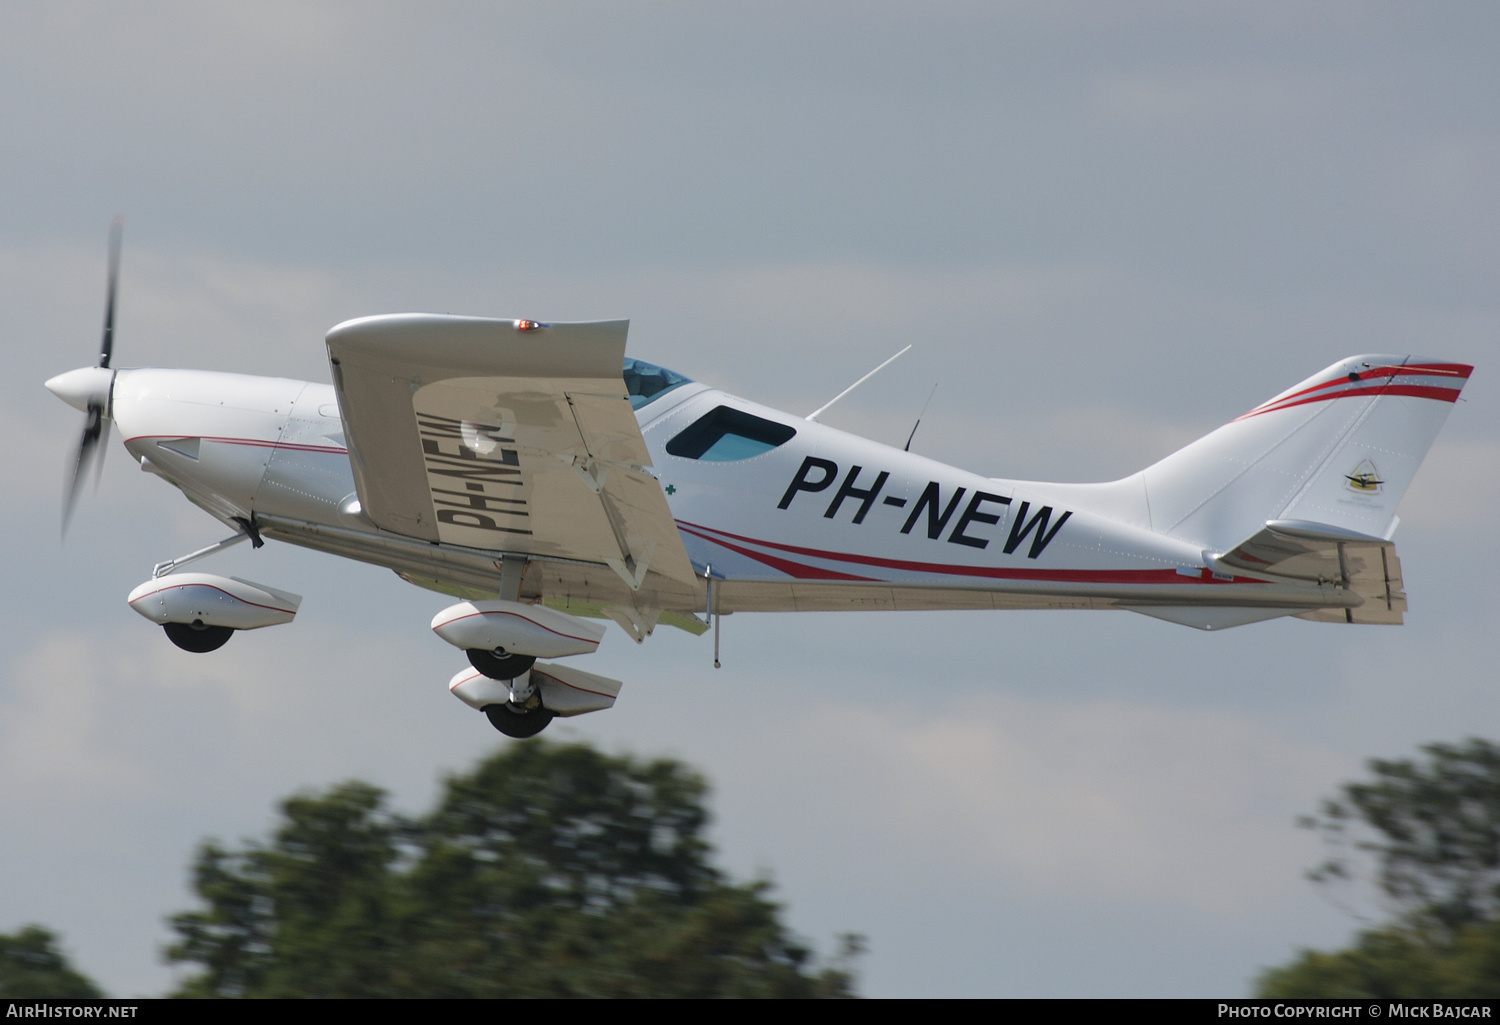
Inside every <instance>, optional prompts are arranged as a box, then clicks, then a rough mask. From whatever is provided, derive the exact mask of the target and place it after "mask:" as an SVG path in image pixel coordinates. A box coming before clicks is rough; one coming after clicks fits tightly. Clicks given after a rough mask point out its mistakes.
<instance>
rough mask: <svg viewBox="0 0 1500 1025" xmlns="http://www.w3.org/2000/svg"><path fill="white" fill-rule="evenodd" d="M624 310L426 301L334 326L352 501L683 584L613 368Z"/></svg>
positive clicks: (382, 513) (472, 544)
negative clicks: (454, 312)
mask: <svg viewBox="0 0 1500 1025" xmlns="http://www.w3.org/2000/svg"><path fill="white" fill-rule="evenodd" d="M627 327H628V323H627V322H625V321H606V322H599V323H590V324H552V325H539V324H535V323H533V322H527V321H508V320H482V319H476V318H467V317H446V316H433V315H426V314H403V315H399V316H389V317H368V318H364V319H361V320H354V321H349V322H347V323H344V324H340V325H339V326H337V327H335V328H334V329H333V330H332V331H330V332H329V334H328V355H329V362H330V364H331V366H332V369H333V378H334V387H335V389H336V391H337V393H338V398H339V407H340V412H341V414H342V416H343V419H344V423H345V428H346V437H347V441H348V447H349V454H350V461H351V463H352V465H353V469H354V477H355V483H356V487H357V488H358V492H359V499H360V505H361V508H362V509H363V512H364V514H365V515H366V516H368V517H369V518H370V520H371V521H373V522H374V523H375V525H376V526H378V527H380V528H381V529H382V530H384V531H388V532H390V533H392V534H396V535H401V536H403V537H406V538H411V539H416V540H419V541H426V542H429V543H436V544H439V545H443V546H459V547H461V548H463V549H466V550H471V551H476V552H487V553H496V554H499V555H502V556H504V555H516V556H524V557H526V558H528V560H557V561H562V562H569V563H580V564H584V565H592V566H597V567H605V568H607V569H608V570H609V571H610V572H612V573H613V574H614V575H615V576H617V577H618V578H619V580H620V582H622V583H623V584H625V585H626V586H627V588H628V590H629V591H631V592H635V591H638V590H639V589H640V588H641V587H642V585H643V584H645V583H646V581H647V578H648V575H654V577H653V579H654V578H656V577H659V578H665V579H664V580H654V582H655V583H656V584H658V585H665V586H666V588H667V589H668V590H673V591H677V590H682V589H683V588H684V586H685V587H686V588H687V589H689V590H691V588H692V587H693V585H694V583H695V577H694V573H693V569H692V565H691V563H690V562H689V560H688V557H687V553H686V551H685V550H684V548H683V545H682V541H681V538H680V537H679V536H678V533H677V528H676V525H675V524H674V523H673V522H672V517H671V513H670V512H669V511H668V508H667V504H666V499H665V497H664V496H663V494H662V491H661V487H660V485H659V484H658V483H657V481H656V478H655V477H654V476H653V475H652V473H651V470H650V466H651V459H650V456H649V454H648V453H647V450H646V444H645V440H644V439H643V438H642V437H641V432H640V428H639V426H637V424H636V420H635V416H634V414H633V412H632V410H631V407H630V401H629V397H628V395H627V394H626V391H625V384H624V381H623V378H622V376H621V371H620V367H621V363H622V360H623V357H624V352H625V337H626V330H627Z"/></svg>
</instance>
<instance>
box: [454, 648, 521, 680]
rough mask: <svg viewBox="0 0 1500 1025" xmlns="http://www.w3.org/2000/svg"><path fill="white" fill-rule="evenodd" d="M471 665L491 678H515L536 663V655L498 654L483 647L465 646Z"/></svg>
mask: <svg viewBox="0 0 1500 1025" xmlns="http://www.w3.org/2000/svg"><path fill="white" fill-rule="evenodd" d="M464 654H465V655H468V656H469V665H471V666H473V667H474V668H475V669H478V670H479V671H480V672H481V673H483V674H484V675H485V676H488V677H489V678H490V679H491V680H514V679H515V678H516V677H518V676H520V675H521V674H522V673H524V672H525V671H526V670H528V669H530V668H531V667H532V666H533V665H535V664H536V656H535V655H497V654H495V653H494V652H493V651H485V650H484V649H483V648H465V649H464Z"/></svg>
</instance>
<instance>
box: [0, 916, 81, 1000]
mask: <svg viewBox="0 0 1500 1025" xmlns="http://www.w3.org/2000/svg"><path fill="white" fill-rule="evenodd" d="M103 995H104V994H103V993H101V992H99V988H98V987H97V986H95V985H94V984H93V983H92V982H90V981H89V980H88V979H86V978H84V977H83V976H82V975H80V974H78V973H77V972H75V971H74V970H73V969H72V967H70V966H69V965H68V959H67V958H66V957H64V956H63V954H62V951H60V950H58V949H57V938H56V937H55V936H53V935H52V933H50V932H48V931H47V930H46V929H44V928H42V927H41V926H39V925H28V926H26V927H25V928H23V929H22V930H21V931H20V932H18V933H11V934H5V933H0V1000H37V999H45V998H49V997H50V998H75V999H97V998H99V997H102V996H103Z"/></svg>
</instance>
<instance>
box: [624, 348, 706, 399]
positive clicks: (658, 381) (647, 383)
mask: <svg viewBox="0 0 1500 1025" xmlns="http://www.w3.org/2000/svg"><path fill="white" fill-rule="evenodd" d="M691 383H692V381H691V379H689V378H686V377H683V376H682V375H681V374H678V373H675V372H673V371H671V370H668V369H667V368H666V367H659V366H657V365H656V364H654V363H647V362H646V361H645V360H643V359H633V358H632V357H630V356H626V357H625V390H626V391H627V392H629V393H630V408H631V409H640V408H641V407H642V406H644V405H646V404H647V403H649V402H652V401H654V400H656V399H658V398H660V397H661V396H663V395H665V394H666V393H667V392H669V391H671V390H672V389H673V388H676V387H678V386H679V385H684V384H691Z"/></svg>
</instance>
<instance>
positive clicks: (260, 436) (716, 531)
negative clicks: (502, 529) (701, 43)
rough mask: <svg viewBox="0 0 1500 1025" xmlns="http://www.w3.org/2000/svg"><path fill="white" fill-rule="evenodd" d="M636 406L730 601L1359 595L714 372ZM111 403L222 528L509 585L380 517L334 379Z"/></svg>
mask: <svg viewBox="0 0 1500 1025" xmlns="http://www.w3.org/2000/svg"><path fill="white" fill-rule="evenodd" d="M640 398H641V399H643V400H644V401H641V402H640V403H639V405H638V408H637V409H636V418H637V421H638V423H639V424H640V426H641V430H642V434H643V437H644V438H645V440H646V443H647V447H648V450H649V452H650V455H651V459H652V464H653V465H652V472H653V473H654V475H655V476H656V477H657V478H658V480H659V482H660V484H661V486H662V489H663V492H664V493H665V495H666V500H667V503H668V506H669V508H670V509H671V512H672V515H673V518H674V519H675V521H676V523H677V526H678V529H679V531H680V533H681V537H682V541H683V544H684V546H685V548H686V550H687V552H688V554H689V557H690V559H691V560H692V562H693V565H694V567H695V569H697V570H698V571H699V572H700V573H701V574H704V575H708V576H711V577H712V578H713V579H714V580H715V581H716V589H717V590H718V592H719V597H718V599H717V601H716V605H717V607H718V609H719V610H720V611H724V612H729V611H736V610H741V611H748V610H765V611H775V610H788V611H790V610H807V609H855V608H870V609H873V608H1015V607H1032V608H1038V607H1054V608H1086V607H1110V606H1120V605H1123V606H1132V607H1133V606H1136V605H1140V604H1150V605H1168V606H1170V605H1174V604H1181V605H1191V604H1203V603H1208V604H1221V605H1229V606H1262V605H1264V606H1273V605H1274V606H1282V607H1285V606H1301V607H1307V608H1314V607H1319V606H1325V605H1334V604H1339V603H1340V601H1341V600H1342V599H1341V596H1340V595H1339V594H1337V593H1335V589H1334V588H1331V587H1326V586H1319V585H1306V584H1297V583H1294V582H1286V581H1271V580H1266V579H1260V578H1253V577H1247V576H1235V575H1225V574H1218V575H1216V574H1215V573H1213V572H1212V571H1211V570H1210V568H1209V564H1208V562H1207V561H1206V559H1205V553H1204V551H1203V549H1202V547H1201V546H1199V545H1196V544H1194V543H1193V542H1192V541H1191V540H1190V539H1183V538H1177V537H1171V536H1167V535H1165V534H1162V533H1159V532H1156V531H1153V530H1151V529H1149V528H1148V527H1147V526H1145V525H1143V523H1142V522H1141V517H1140V516H1139V515H1138V514H1137V513H1136V512H1135V511H1134V509H1135V503H1134V502H1133V501H1132V499H1131V496H1130V495H1128V494H1123V493H1122V491H1121V489H1120V488H1119V487H1116V486H1112V485H1058V484H1046V483H1041V482H1026V481H1012V480H1003V479H994V478H987V477H983V476H980V475H977V474H973V473H968V472H966V471H963V470H960V469H957V468H955V467H951V466H947V465H944V464H942V463H939V462H936V461H934V460H931V459H927V458H924V457H922V456H919V455H914V454H912V453H909V452H904V451H901V450H899V449H895V448H891V447H889V446H885V445H881V444H878V443H876V442H873V441H869V440H867V439H864V438H860V437H857V436H855V435H851V434H848V433H845V432H843V431H839V430H837V429H834V428H831V427H828V426H825V425H823V424H820V423H816V422H810V421H807V420H805V419H802V418H800V417H796V416H792V415H789V414H786V413H782V412H780V411H777V410H774V409H770V408H768V407H765V406H760V405H758V404H756V403H752V402H748V401H746V400H743V399H739V398H736V397H734V396H732V395H728V394H726V393H724V392H722V391H719V390H717V389H714V388H711V387H708V386H706V385H703V384H701V383H697V382H690V381H683V382H681V383H678V384H676V385H674V386H673V387H671V388H669V389H666V390H663V391H661V392H660V393H659V394H654V395H651V396H641V397H640ZM111 406H112V408H111V411H110V413H111V416H112V418H113V420H114V421H115V423H116V424H117V426H118V428H119V430H120V432H121V435H122V437H123V440H124V444H125V447H126V448H127V449H128V450H129V451H130V453H131V455H132V456H133V457H134V458H135V459H136V460H137V461H138V462H139V463H140V464H141V466H142V468H143V469H145V470H147V471H150V472H154V473H156V474H158V475H160V476H162V477H164V478H165V479H167V480H169V481H170V482H172V483H173V484H175V485H176V486H177V487H178V488H180V489H181V490H182V491H183V493H184V494H185V495H187V497H188V498H189V499H191V500H192V501H193V502H194V503H196V504H197V505H199V506H201V507H202V508H204V509H205V510H206V511H208V512H209V513H211V514H212V515H214V516H215V517H216V518H218V519H220V520H221V521H223V522H225V523H226V524H235V523H237V522H239V521H246V522H250V523H253V524H256V525H257V526H258V528H259V530H260V531H261V532H263V533H264V534H265V535H266V536H268V537H271V538H276V539H280V540H284V541H289V542H292V543H295V544H299V545H303V546H305V547H310V548H315V549H319V550H322V551H327V552H331V553H334V554H337V555H341V556H345V557H350V558H355V559H360V560H363V561H367V562H371V563H376V564H379V565H383V566H387V567H389V568H391V569H393V570H395V571H396V572H398V573H399V574H401V575H402V576H403V577H404V578H406V579H408V580H410V581H412V582H414V583H419V584H422V585H423V586H428V587H433V588H435V589H439V590H444V591H447V592H449V593H465V594H468V593H483V592H485V591H486V590H487V589H488V590H489V591H490V593H493V592H494V589H495V588H497V587H498V586H499V581H500V575H501V570H500V560H499V555H500V554H501V553H499V552H494V551H481V550H477V549H469V548H461V547H459V546H453V545H446V544H442V545H440V544H435V543H430V542H426V541H419V540H416V539H412V538H406V537H403V536H401V535H396V534H392V533H390V532H387V531H382V530H380V529H379V528H377V527H376V526H375V525H374V524H373V523H372V522H371V521H370V520H369V519H368V517H366V516H365V515H364V514H363V512H362V510H361V508H360V504H359V496H358V493H357V490H356V487H355V480H354V474H353V472H352V470H351V466H350V460H349V454H348V450H347V447H346V444H345V438H344V425H343V421H342V420H341V418H340V414H339V407H338V400H337V398H336V396H335V393H334V389H333V387H332V386H331V385H325V384H316V383H311V382H304V381H294V380H288V379H284V378H270V377H250V376H243V375H237V374H225V373H214V372H206V371H194V370H167V369H135V370H121V371H118V373H117V375H116V377H115V382H114V388H113V394H112V403H111ZM726 411H727V412H726ZM704 424H707V425H708V426H707V427H704ZM694 431H696V432H697V433H696V434H695V433H693V432H694ZM716 432H717V433H716ZM563 569H564V570H566V573H565V574H564V575H563V576H559V577H556V578H555V579H556V580H558V581H563V583H562V584H554V585H551V587H550V588H549V586H548V585H547V584H546V583H545V581H546V580H548V579H554V578H549V577H547V576H545V575H543V574H538V575H537V577H536V578H535V579H534V580H533V581H532V585H531V587H530V592H531V594H532V595H533V596H536V597H544V598H550V597H552V595H551V594H549V593H548V592H549V589H550V590H555V589H556V588H557V587H559V586H565V587H566V589H567V590H568V591H569V593H570V597H571V599H572V600H574V601H575V602H576V601H578V600H579V599H580V598H582V599H584V600H597V601H601V602H618V601H620V600H625V601H634V602H635V603H636V604H637V605H639V604H641V603H642V602H647V603H650V602H655V603H656V604H657V607H658V608H667V609H673V608H675V609H676V610H678V611H694V610H695V609H701V608H702V604H701V603H700V602H699V601H698V598H697V597H696V596H685V595H684V594H683V593H681V591H680V589H679V591H678V592H676V593H675V595H674V594H667V593H665V592H663V594H661V595H657V596H656V597H652V592H651V590H650V588H649V587H648V588H646V589H645V592H644V596H643V595H641V594H637V595H634V596H631V595H628V594H627V595H625V597H624V598H623V599H622V598H621V592H620V587H619V584H618V581H615V580H613V579H611V575H610V574H608V573H603V574H600V573H595V574H594V575H593V579H594V580H596V581H597V582H598V583H597V588H598V594H592V593H587V589H588V588H590V587H595V586H596V585H594V584H589V583H588V574H587V573H586V572H585V570H586V567H585V568H584V569H580V568H578V567H564V568H563ZM559 572H563V570H559ZM568 574H571V575H568ZM579 581H583V583H579ZM699 593H700V594H701V593H702V592H701V591H700V592H699Z"/></svg>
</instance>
